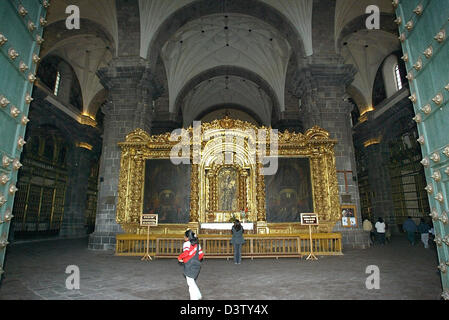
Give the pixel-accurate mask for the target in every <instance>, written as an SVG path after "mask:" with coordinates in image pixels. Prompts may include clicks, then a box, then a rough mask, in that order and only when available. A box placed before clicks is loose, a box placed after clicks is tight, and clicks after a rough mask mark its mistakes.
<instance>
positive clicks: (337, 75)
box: [299, 64, 368, 247]
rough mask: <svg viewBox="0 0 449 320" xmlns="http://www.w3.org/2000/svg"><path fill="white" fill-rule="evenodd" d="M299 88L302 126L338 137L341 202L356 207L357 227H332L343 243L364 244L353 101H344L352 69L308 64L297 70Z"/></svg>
mask: <svg viewBox="0 0 449 320" xmlns="http://www.w3.org/2000/svg"><path fill="white" fill-rule="evenodd" d="M299 73H300V80H299V90H300V91H301V93H300V94H301V96H302V97H304V99H303V106H302V109H301V113H302V114H303V116H304V118H303V123H304V129H305V130H307V129H309V128H311V127H313V126H314V125H318V126H320V127H321V128H323V129H325V130H327V131H328V132H329V133H330V136H331V138H333V139H337V140H338V144H337V145H336V146H335V158H336V169H337V178H338V186H339V193H340V203H341V204H352V205H355V206H356V208H357V221H358V227H357V228H346V227H342V226H341V222H339V223H337V225H336V227H335V229H334V231H338V232H341V233H342V235H343V244H344V245H348V246H353V247H366V246H367V243H368V238H367V237H365V234H364V233H363V230H362V229H361V228H362V221H361V214H360V197H359V191H358V185H357V182H356V179H354V177H356V174H357V170H356V162H355V152H354V145H353V138H352V126H351V120H350V112H351V110H352V105H351V104H350V103H348V102H346V101H345V99H344V98H345V95H346V86H347V85H348V84H349V83H350V82H351V81H352V79H353V76H354V73H355V70H354V68H353V67H352V66H351V65H341V64H336V65H323V64H315V65H308V66H307V67H305V68H304V69H302V70H300V72H299Z"/></svg>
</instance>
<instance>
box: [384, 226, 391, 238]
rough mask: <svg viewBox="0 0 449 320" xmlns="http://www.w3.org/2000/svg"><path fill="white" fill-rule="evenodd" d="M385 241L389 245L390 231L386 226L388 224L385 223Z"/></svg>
mask: <svg viewBox="0 0 449 320" xmlns="http://www.w3.org/2000/svg"><path fill="white" fill-rule="evenodd" d="M385 240H386V241H387V242H388V243H391V229H390V227H389V225H388V223H386V222H385Z"/></svg>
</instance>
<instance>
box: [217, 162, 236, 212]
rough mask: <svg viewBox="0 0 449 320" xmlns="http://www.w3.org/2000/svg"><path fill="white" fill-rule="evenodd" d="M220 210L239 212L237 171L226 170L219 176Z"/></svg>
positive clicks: (221, 171) (232, 169)
mask: <svg viewBox="0 0 449 320" xmlns="http://www.w3.org/2000/svg"><path fill="white" fill-rule="evenodd" d="M218 210H220V211H235V210H237V171H236V170H235V169H234V168H225V169H222V170H220V172H219V174H218Z"/></svg>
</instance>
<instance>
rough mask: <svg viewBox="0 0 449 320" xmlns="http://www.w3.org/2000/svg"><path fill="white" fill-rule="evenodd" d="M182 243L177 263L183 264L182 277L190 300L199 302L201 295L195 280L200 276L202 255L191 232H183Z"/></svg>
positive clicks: (197, 241)
mask: <svg viewBox="0 0 449 320" xmlns="http://www.w3.org/2000/svg"><path fill="white" fill-rule="evenodd" d="M184 241H185V242H184V244H183V246H182V253H181V254H180V255H179V256H178V261H179V262H180V263H183V264H184V276H185V277H186V280H187V285H188V286H189V293H190V300H201V299H202V295H201V292H200V289H199V288H198V286H197V284H196V282H195V280H196V279H197V278H198V275H199V274H200V269H201V261H202V260H203V257H204V253H203V251H202V250H201V246H200V243H199V240H198V238H197V236H196V235H195V233H194V232H193V231H192V230H187V231H186V232H185V234H184Z"/></svg>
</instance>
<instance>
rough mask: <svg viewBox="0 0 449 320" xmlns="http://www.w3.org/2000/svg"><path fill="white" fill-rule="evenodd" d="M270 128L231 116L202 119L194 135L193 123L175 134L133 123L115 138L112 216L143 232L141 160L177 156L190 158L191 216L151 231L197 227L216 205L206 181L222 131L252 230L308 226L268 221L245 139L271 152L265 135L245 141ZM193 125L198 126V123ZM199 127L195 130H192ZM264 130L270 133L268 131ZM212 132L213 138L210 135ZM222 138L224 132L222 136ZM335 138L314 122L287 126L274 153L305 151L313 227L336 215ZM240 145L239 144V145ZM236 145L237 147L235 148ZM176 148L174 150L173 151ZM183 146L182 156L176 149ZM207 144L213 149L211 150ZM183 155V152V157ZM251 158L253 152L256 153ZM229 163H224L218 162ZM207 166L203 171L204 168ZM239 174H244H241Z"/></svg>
mask: <svg viewBox="0 0 449 320" xmlns="http://www.w3.org/2000/svg"><path fill="white" fill-rule="evenodd" d="M270 129H271V128H266V127H256V126H254V125H253V124H251V123H248V122H245V121H240V120H234V119H230V118H225V119H220V120H215V121H212V122H209V123H202V124H201V127H200V128H199V132H200V135H199V136H198V135H196V136H195V128H192V127H190V128H187V129H185V130H184V131H183V133H181V134H178V135H174V134H170V133H165V134H161V135H149V134H148V133H146V132H145V131H143V130H141V129H136V130H135V131H133V132H131V133H130V134H128V135H127V136H126V140H125V141H124V142H120V143H119V146H120V148H121V151H122V152H121V160H120V165H121V167H120V175H119V189H118V203H117V213H116V221H117V223H118V224H120V225H121V226H122V228H123V230H124V231H125V232H126V233H132V234H143V233H144V232H146V229H145V228H143V227H142V228H141V227H140V226H139V221H140V216H141V214H142V213H143V212H142V210H143V199H144V180H145V161H146V160H147V159H170V157H171V156H172V157H173V156H175V157H176V156H177V157H178V158H179V159H184V160H190V163H191V197H190V222H189V223H188V224H160V225H159V226H158V227H153V228H152V233H155V234H179V233H182V232H183V231H185V229H186V228H192V229H195V230H196V231H197V232H198V231H199V224H200V223H201V222H206V221H208V220H210V219H208V214H209V218H211V215H210V214H211V213H213V210H215V208H216V207H214V206H215V205H216V201H217V198H216V194H215V193H214V192H216V190H215V191H214V188H211V183H210V182H211V181H214V180H213V179H214V178H216V177H215V176H214V175H216V174H217V172H218V170H219V169H218V168H220V166H218V165H217V164H216V159H215V158H214V157H216V156H217V154H213V151H214V150H215V151H217V150H222V149H220V148H223V145H224V142H223V141H224V140H220V138H219V139H216V137H220V135H223V133H224V132H226V134H227V135H228V136H229V133H231V137H232V138H231V140H229V141H228V140H227V144H228V146H230V147H233V148H234V152H233V157H234V158H233V161H234V164H232V165H234V166H235V167H236V168H237V169H238V172H239V188H238V189H239V200H238V201H239V206H240V205H243V204H246V207H247V208H248V209H249V217H248V220H249V221H253V222H255V223H256V232H257V233H262V234H263V233H271V234H273V233H274V234H292V233H302V232H306V231H307V229H306V228H305V227H304V226H301V224H300V223H299V222H297V223H296V222H295V223H267V222H266V212H265V183H264V176H263V175H262V174H260V171H261V170H262V164H261V163H260V162H259V161H258V158H257V159H256V162H254V161H251V160H248V159H249V157H245V155H244V153H245V152H246V150H245V149H247V147H248V145H249V143H250V142H251V143H255V144H256V145H257V144H261V143H264V144H266V155H267V156H273V153H272V151H271V147H272V146H271V145H272V143H271V144H270V141H269V139H268V142H266V141H264V142H261V141H257V138H256V139H255V140H256V141H250V140H251V139H252V140H254V136H251V135H248V132H249V131H248V130H254V131H257V130H270ZM197 130H198V129H197ZM197 132H198V131H197ZM267 136H269V135H267ZM213 137H215V139H211V138H213ZM239 138H241V139H244V144H243V145H242V144H239V147H236V145H237V143H236V139H239ZM223 139H224V138H223ZM336 143H337V141H336V140H333V139H330V138H329V133H328V132H327V131H325V130H323V129H321V128H319V127H316V126H315V127H313V128H311V129H309V130H307V131H306V132H305V133H304V134H301V133H291V132H289V131H285V132H280V133H279V134H278V151H277V152H278V153H277V156H279V157H288V158H292V157H304V158H308V159H309V160H310V172H311V182H312V193H313V207H314V212H316V213H318V215H319V220H320V225H319V226H318V230H317V232H331V231H332V229H333V227H334V226H335V224H336V223H337V221H339V220H340V201H339V194H338V182H337V174H336V167H335V155H334V146H335V144H336ZM242 146H243V147H242ZM239 148H240V149H239ZM173 150H175V151H173ZM181 150H184V151H185V150H188V151H189V155H188V158H186V157H185V156H184V155H183V154H181V153H180V151H181ZM195 150H196V151H198V150H199V151H200V154H201V160H200V162H199V163H197V162H198V161H197V162H195V159H194V155H195ZM211 150H212V151H211ZM183 157H184V158H183ZM255 158H256V157H255ZM222 165H224V166H225V165H228V164H226V163H225V164H222ZM206 171H207V172H208V174H206ZM242 178H244V179H242Z"/></svg>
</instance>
